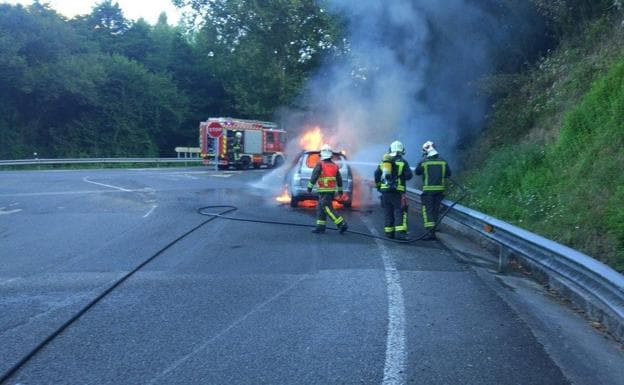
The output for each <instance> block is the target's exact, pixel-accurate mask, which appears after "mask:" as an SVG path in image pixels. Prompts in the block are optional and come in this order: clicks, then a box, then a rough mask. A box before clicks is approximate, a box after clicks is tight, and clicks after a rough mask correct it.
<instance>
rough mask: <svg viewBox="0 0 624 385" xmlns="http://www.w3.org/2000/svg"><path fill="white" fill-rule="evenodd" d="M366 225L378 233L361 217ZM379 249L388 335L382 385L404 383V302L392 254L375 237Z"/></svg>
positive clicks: (399, 384) (401, 384) (373, 232)
mask: <svg viewBox="0 0 624 385" xmlns="http://www.w3.org/2000/svg"><path fill="white" fill-rule="evenodd" d="M362 220H363V222H364V224H366V227H368V229H369V230H370V232H371V233H372V234H374V235H378V234H379V233H378V232H377V230H376V229H375V227H374V226H373V225H372V224H371V222H370V221H369V220H368V219H367V218H363V219H362ZM375 243H376V244H377V247H378V248H379V250H380V251H381V258H382V260H383V265H384V271H385V273H386V287H387V293H388V337H387V339H386V362H385V364H384V376H383V382H382V384H383V385H403V384H405V374H404V373H405V362H406V352H405V303H404V300H403V289H402V288H401V278H400V275H399V272H398V270H397V269H396V266H395V265H394V261H393V260H392V256H391V255H390V252H389V251H388V249H387V248H386V247H385V246H384V244H383V242H382V241H381V240H379V239H375Z"/></svg>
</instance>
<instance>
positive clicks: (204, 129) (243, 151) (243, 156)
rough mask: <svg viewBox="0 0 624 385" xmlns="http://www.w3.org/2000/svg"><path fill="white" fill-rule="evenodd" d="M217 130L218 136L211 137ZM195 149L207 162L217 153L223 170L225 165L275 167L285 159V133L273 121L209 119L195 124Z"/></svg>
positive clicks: (226, 166) (239, 167) (244, 167)
mask: <svg viewBox="0 0 624 385" xmlns="http://www.w3.org/2000/svg"><path fill="white" fill-rule="evenodd" d="M219 129H220V130H221V133H220V134H221V135H220V136H219V137H218V138H214V136H215V135H214V134H215V132H216V133H217V135H216V136H218V133H219ZM209 131H210V132H209ZM217 143H218V146H217V147H218V148H217V149H215V144H217ZM199 148H200V151H201V156H202V158H204V159H205V160H207V161H208V160H212V161H214V160H215V153H218V158H217V161H218V165H219V168H223V169H225V168H228V167H229V166H234V167H236V168H237V169H247V168H249V167H250V166H252V167H254V168H260V166H262V165H264V166H267V167H279V166H281V165H282V164H283V163H284V159H285V156H284V150H285V148H286V131H284V130H282V129H279V128H278V127H277V124H275V123H273V122H263V121H259V120H247V119H233V118H209V119H208V120H206V121H205V122H200V123H199ZM213 164H214V163H213Z"/></svg>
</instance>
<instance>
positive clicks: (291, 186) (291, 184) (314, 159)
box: [286, 151, 353, 207]
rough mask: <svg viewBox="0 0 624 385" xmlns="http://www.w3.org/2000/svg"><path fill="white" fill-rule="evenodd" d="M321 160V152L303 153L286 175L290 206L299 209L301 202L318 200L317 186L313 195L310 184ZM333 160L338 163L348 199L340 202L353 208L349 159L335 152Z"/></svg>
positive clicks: (351, 175)
mask: <svg viewBox="0 0 624 385" xmlns="http://www.w3.org/2000/svg"><path fill="white" fill-rule="evenodd" d="M320 160H321V152H320V151H302V152H301V154H300V155H299V157H298V158H297V160H296V161H295V163H294V165H293V167H292V168H291V169H290V170H289V172H288V174H287V175H286V179H287V182H288V194H289V195H290V206H291V207H297V205H298V204H299V202H301V201H304V200H318V195H317V192H316V186H314V188H313V190H312V192H311V193H309V192H308V189H307V188H308V182H309V181H310V178H311V177H312V170H314V166H316V164H317V163H318V162H319V161H320ZM332 160H333V161H334V163H336V164H337V165H338V167H339V170H340V176H341V177H342V191H343V193H344V195H345V196H346V197H347V199H345V200H341V201H339V203H341V204H342V205H343V206H344V207H351V204H352V202H353V173H352V170H351V167H350V166H349V165H348V164H347V157H346V156H345V155H344V154H343V153H340V152H334V153H333V155H332Z"/></svg>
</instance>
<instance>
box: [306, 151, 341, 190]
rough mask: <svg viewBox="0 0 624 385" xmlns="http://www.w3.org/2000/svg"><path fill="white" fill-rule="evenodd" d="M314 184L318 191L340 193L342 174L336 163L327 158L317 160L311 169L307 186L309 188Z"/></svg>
mask: <svg viewBox="0 0 624 385" xmlns="http://www.w3.org/2000/svg"><path fill="white" fill-rule="evenodd" d="M315 184H317V188H316V191H317V192H319V193H335V192H339V193H342V176H341V175H340V170H339V169H338V165H336V163H334V162H332V161H331V160H329V159H326V160H321V161H320V162H318V163H317V164H316V166H314V170H312V177H311V178H310V181H309V182H308V188H309V189H311V188H312V187H314V185H315Z"/></svg>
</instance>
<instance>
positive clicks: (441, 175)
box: [416, 155, 451, 191]
mask: <svg viewBox="0 0 624 385" xmlns="http://www.w3.org/2000/svg"><path fill="white" fill-rule="evenodd" d="M416 175H422V178H423V186H422V189H423V191H444V189H445V182H446V178H448V177H450V176H451V168H450V167H449V165H448V163H447V162H446V161H445V160H444V159H442V158H441V157H440V156H439V155H433V156H429V157H427V158H425V159H423V160H421V161H420V163H418V166H416Z"/></svg>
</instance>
